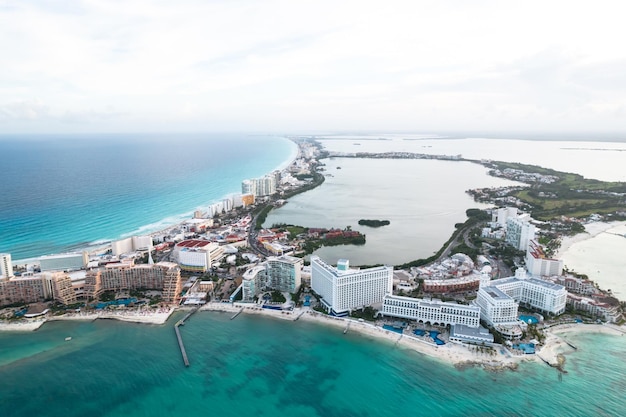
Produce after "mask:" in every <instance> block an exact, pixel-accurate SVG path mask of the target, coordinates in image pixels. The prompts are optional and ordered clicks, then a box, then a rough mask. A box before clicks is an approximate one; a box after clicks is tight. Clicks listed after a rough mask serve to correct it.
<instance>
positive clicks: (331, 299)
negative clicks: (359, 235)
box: [311, 256, 393, 315]
mask: <svg viewBox="0 0 626 417" xmlns="http://www.w3.org/2000/svg"><path fill="white" fill-rule="evenodd" d="M311 288H312V289H313V291H315V292H316V293H317V294H318V295H319V296H321V297H322V304H323V305H324V307H325V308H326V309H328V310H329V312H331V313H334V314H337V315H342V314H346V313H348V312H349V311H350V310H353V309H356V308H361V307H364V306H369V305H371V304H376V303H382V301H383V298H384V297H385V295H386V294H391V292H392V290H393V267H391V266H378V267H374V268H368V269H361V270H359V269H350V267H349V262H348V260H346V259H340V260H339V261H338V262H337V267H336V268H335V267H333V266H331V265H328V264H326V263H325V262H324V261H322V260H321V259H320V258H319V257H317V256H312V257H311Z"/></svg>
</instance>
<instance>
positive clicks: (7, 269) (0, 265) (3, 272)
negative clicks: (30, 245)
mask: <svg viewBox="0 0 626 417" xmlns="http://www.w3.org/2000/svg"><path fill="white" fill-rule="evenodd" d="M11 277H13V263H11V254H9V253H0V278H11Z"/></svg>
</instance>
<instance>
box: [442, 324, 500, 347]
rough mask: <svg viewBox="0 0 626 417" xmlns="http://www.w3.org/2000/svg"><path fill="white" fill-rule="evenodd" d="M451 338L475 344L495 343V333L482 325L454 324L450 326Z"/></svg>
mask: <svg viewBox="0 0 626 417" xmlns="http://www.w3.org/2000/svg"><path fill="white" fill-rule="evenodd" d="M449 340H450V341H452V342H461V343H474V344H483V343H493V335H492V334H491V333H489V330H487V329H485V328H484V327H482V326H478V327H470V326H465V325H463V324H453V325H452V326H450V337H449Z"/></svg>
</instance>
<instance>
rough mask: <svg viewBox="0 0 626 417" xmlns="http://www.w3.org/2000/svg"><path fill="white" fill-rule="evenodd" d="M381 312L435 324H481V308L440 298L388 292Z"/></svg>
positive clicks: (471, 325) (473, 325) (474, 326)
mask: <svg viewBox="0 0 626 417" xmlns="http://www.w3.org/2000/svg"><path fill="white" fill-rule="evenodd" d="M381 313H382V314H383V315H385V316H389V317H400V318H405V319H409V320H415V321H417V322H419V323H426V324H431V325H435V326H447V325H454V324H462V325H465V326H468V327H472V328H477V327H478V326H480V308H479V307H477V306H473V305H463V304H457V303H448V302H443V301H440V300H428V299H418V298H411V297H401V296H398V295H390V294H387V295H385V297H384V298H383V308H382V311H381Z"/></svg>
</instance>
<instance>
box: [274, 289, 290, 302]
mask: <svg viewBox="0 0 626 417" xmlns="http://www.w3.org/2000/svg"><path fill="white" fill-rule="evenodd" d="M271 295H272V302H273V303H284V302H285V301H287V299H286V298H285V296H284V295H283V294H282V293H281V292H280V291H276V290H274V291H272V293H271Z"/></svg>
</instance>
